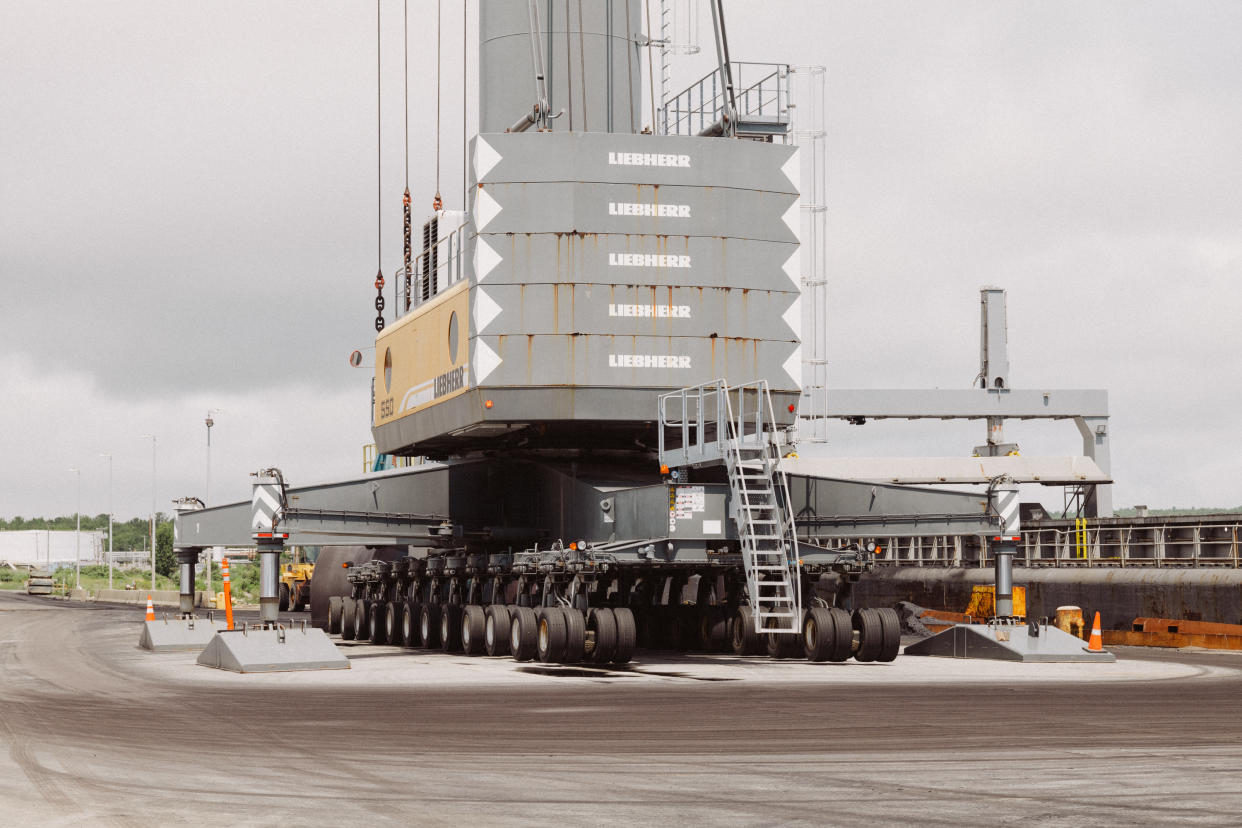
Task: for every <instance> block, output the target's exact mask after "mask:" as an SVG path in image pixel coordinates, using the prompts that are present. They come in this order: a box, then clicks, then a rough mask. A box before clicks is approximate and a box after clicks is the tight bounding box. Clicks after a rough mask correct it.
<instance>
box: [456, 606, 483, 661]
mask: <svg viewBox="0 0 1242 828" xmlns="http://www.w3.org/2000/svg"><path fill="white" fill-rule="evenodd" d="M486 625H487V614H486V612H485V611H484V610H483V608H482V607H480V606H478V605H476V604H471V605H470V606H467V607H463V608H462V611H461V650H462V652H463V653H465V654H466V655H471V656H475V655H482V654H483V646H484V644H485V643H486V641H485V638H484V629H485V627H486Z"/></svg>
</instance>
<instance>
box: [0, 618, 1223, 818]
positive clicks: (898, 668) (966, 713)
mask: <svg viewBox="0 0 1242 828" xmlns="http://www.w3.org/2000/svg"><path fill="white" fill-rule="evenodd" d="M140 614H141V612H140V610H136V609H133V608H114V607H105V606H100V605H93V606H92V605H67V604H64V603H57V602H50V601H47V600H46V599H39V598H30V597H27V596H22V595H12V594H0V743H2V745H3V748H6V749H7V750H3V751H0V795H2V797H0V803H3V807H4V809H5V812H4V814H3V816H0V822H2V823H4V824H16V825H24V824H39V825H83V824H88V825H93V824H112V825H134V826H144V828H145V827H146V826H153V825H177V824H191V823H194V824H203V823H208V824H222V825H273V824H284V825H372V824H405V825H408V824H446V825H447V824H454V825H456V824H460V823H462V822H463V821H469V822H471V823H474V824H478V825H487V824H494V823H518V824H529V825H546V824H548V823H549V822H553V821H555V822H563V823H569V824H618V823H624V824H628V825H646V824H650V825H666V824H669V823H672V822H684V823H691V824H693V823H705V822H710V823H713V824H726V825H753V824H776V823H779V824H786V823H807V824H843V825H855V824H924V825H940V824H944V825H954V826H960V825H965V824H983V823H985V822H986V823H993V824H1002V825H1005V824H1014V825H1017V824H1021V825H1023V826H1031V825H1074V826H1081V825H1116V824H1141V823H1150V824H1157V823H1168V822H1172V821H1187V822H1197V823H1205V824H1226V823H1228V824H1233V823H1236V822H1237V819H1238V817H1237V814H1238V813H1242V721H1240V720H1239V716H1238V715H1237V712H1236V711H1237V709H1238V698H1239V691H1242V655H1240V654H1235V653H1230V654H1219V653H1151V652H1146V651H1129V652H1119V657H1120V660H1119V662H1118V663H1117V664H1116V665H1097V664H1092V665H1057V666H1056V669H1055V670H1049V668H1048V667H1047V666H1039V665H996V664H991V663H977V662H959V661H951V660H939V659H926V660H925V659H915V658H906V657H902V658H899V659H898V661H897V662H895V663H894V664H892V665H860V664H846V665H811V664H807V663H792V662H791V663H779V664H774V663H772V662H769V661H767V660H764V659H734V658H714V657H682V658H672V657H668V656H666V655H665V654H660V653H640V658H638V659H637V660H636V663H635V665H634V666H633V669H632V670H628V671H608V672H606V673H603V674H599V673H594V672H592V671H585V670H573V671H569V670H565V671H561V670H556V669H553V670H551V671H539V670H538V669H537V671H530V670H522V669H521V667H520V666H519V665H515V664H513V662H511V661H508V660H500V659H496V660H492V659H466V658H463V657H454V656H445V655H439V654H425V653H419V652H403V651H400V650H397V649H394V648H385V647H373V646H370V645H350V646H348V647H347V648H346V649H345V652H346V653H347V654H348V655H349V656H350V659H351V662H352V664H353V667H352V669H350V670H348V671H338V672H334V673H319V674H313V675H310V674H292V673H289V674H277V675H267V676H236V675H232V674H227V673H222V672H219V671H214V670H209V669H207V668H201V667H197V666H195V665H194V664H193V662H194V655H193V654H161V655H156V654H150V653H146V652H142V651H139V650H137V649H136V646H135V645H136V642H137V637H138V626H139V625H138V619H139V617H140ZM1106 668H1107V669H1106ZM1110 669H1111V670H1112V672H1109V670H1110ZM562 673H567V674H562Z"/></svg>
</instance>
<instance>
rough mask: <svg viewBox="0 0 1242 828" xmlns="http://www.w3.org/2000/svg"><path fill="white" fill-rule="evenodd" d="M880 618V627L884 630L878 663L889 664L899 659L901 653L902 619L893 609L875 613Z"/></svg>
mask: <svg viewBox="0 0 1242 828" xmlns="http://www.w3.org/2000/svg"><path fill="white" fill-rule="evenodd" d="M875 614H876V615H878V616H880V627H881V628H882V629H883V630H884V635H883V636H882V638H881V641H882V642H883V643H881V645H880V654H879V655H878V656H876V657H875V660H876V661H883V662H889V661H893V660H894V659H896V658H897V654H898V653H899V652H901V618H900V616H898V615H897V610H895V609H893V608H892V607H881V608H880V609H877V610H876V611H875Z"/></svg>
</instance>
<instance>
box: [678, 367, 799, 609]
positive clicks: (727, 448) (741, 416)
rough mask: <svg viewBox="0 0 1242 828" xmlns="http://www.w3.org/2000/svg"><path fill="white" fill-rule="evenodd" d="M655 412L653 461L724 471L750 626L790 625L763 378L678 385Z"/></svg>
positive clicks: (772, 432) (788, 532)
mask: <svg viewBox="0 0 1242 828" xmlns="http://www.w3.org/2000/svg"><path fill="white" fill-rule="evenodd" d="M659 414H660V462H661V464H663V465H665V466H667V467H668V468H670V469H673V468H689V467H703V466H709V465H715V464H718V463H723V464H724V466H725V468H726V470H727V472H728V477H729V488H730V490H731V494H732V505H733V508H732V517H733V520H734V524H735V525H736V527H737V536H738V542H739V545H740V546H741V553H742V561H743V564H744V568H745V570H746V586H747V592H748V594H749V598H750V607H751V612H752V615H753V617H754V620H755V629H756V631H757V632H775V633H795V632H798V631H799V629H800V626H801V623H802V588H801V567H800V564H799V560H798V538H797V533H796V532H795V527H794V520H793V511H792V510H791V509H789V508H788V505H789V483H788V480H787V479H786V477H785V473H784V471H782V470H781V467H780V451H781V445H782V443H783V441H782V439H781V438H782V437H783V435H784V432H783V431H781V430H779V429H778V428H777V424H776V417H775V412H774V410H773V408H772V398H771V395H770V394H769V392H768V384H767V382H766V381H763V380H759V381H757V382H752V383H747V384H745V385H739V386H734V387H730V386H728V385H726V384H725V382H724V380H717V381H715V382H712V383H706V384H704V385H698V386H694V387H691V388H683V389H682V390H680V391H674V392H672V393H671V394H664V395H661V397H660V411H659ZM678 435H679V436H680V439H676V438H677V436H678ZM670 438H672V439H670ZM672 443H675V444H676V446H672V445H671V444H672Z"/></svg>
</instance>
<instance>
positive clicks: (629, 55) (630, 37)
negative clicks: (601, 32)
mask: <svg viewBox="0 0 1242 828" xmlns="http://www.w3.org/2000/svg"><path fill="white" fill-rule="evenodd" d="M635 48H636V47H635V45H634V31H633V29H631V28H630V0H625V71H626V78H625V80H626V83H627V84H628V86H627V87H626V88H628V89H629V90H630V99H629V106H628V107H627V108H628V109H629V110H630V132H633V131H634V49H635Z"/></svg>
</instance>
